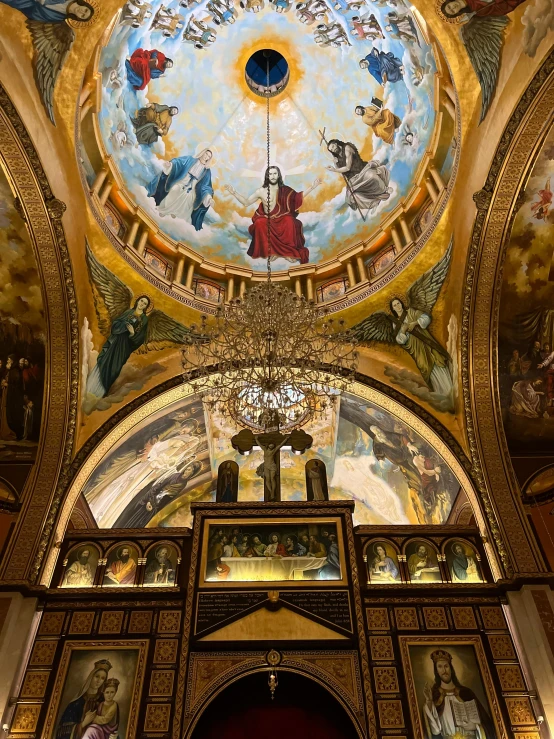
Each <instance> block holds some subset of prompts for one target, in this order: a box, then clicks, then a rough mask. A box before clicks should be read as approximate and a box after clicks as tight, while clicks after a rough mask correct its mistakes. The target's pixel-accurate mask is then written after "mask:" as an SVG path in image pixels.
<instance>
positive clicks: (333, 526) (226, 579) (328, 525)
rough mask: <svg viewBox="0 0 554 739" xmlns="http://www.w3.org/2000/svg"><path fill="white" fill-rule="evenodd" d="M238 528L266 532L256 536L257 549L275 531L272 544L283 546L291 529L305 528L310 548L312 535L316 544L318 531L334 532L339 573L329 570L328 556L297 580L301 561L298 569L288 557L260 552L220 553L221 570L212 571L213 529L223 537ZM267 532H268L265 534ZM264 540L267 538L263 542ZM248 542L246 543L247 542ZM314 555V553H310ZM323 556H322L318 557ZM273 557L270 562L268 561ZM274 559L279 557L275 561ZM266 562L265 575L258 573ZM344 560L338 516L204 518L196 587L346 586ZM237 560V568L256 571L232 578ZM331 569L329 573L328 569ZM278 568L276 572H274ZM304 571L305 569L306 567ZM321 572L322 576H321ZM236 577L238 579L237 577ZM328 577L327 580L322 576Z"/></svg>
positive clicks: (248, 532) (244, 534)
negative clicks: (232, 555) (233, 555)
mask: <svg viewBox="0 0 554 739" xmlns="http://www.w3.org/2000/svg"><path fill="white" fill-rule="evenodd" d="M237 529H239V530H240V531H241V534H242V535H243V536H246V535H248V536H249V537H250V536H254V534H256V533H258V532H266V533H265V535H264V534H262V535H261V536H260V539H261V541H260V543H259V546H260V552H261V547H262V545H265V547H266V548H267V546H269V545H270V543H271V542H270V541H269V537H271V535H272V534H273V533H274V532H275V533H277V534H278V536H279V541H278V542H276V544H282V545H283V546H284V545H285V544H286V539H289V538H290V534H291V533H292V532H303V531H305V532H306V533H307V538H308V540H309V541H310V542H311V544H312V546H313V547H316V541H315V540H312V539H311V537H315V539H317V540H318V541H317V543H319V544H321V543H323V542H321V541H319V539H321V538H322V536H321V534H323V533H325V532H327V533H328V534H329V536H330V538H332V535H333V534H334V535H335V537H336V542H335V543H336V547H337V549H338V560H339V563H340V574H337V572H336V569H337V568H335V572H334V573H333V572H332V569H331V568H330V567H329V565H330V564H331V561H332V559H333V558H329V557H328V556H327V557H326V559H325V564H324V565H323V566H321V567H317V566H316V565H317V564H318V563H312V564H313V565H314V567H313V569H312V570H310V571H309V572H310V574H309V575H308V576H307V577H306V579H304V577H302V579H300V577H299V574H300V573H302V575H303V574H304V572H303V568H304V563H301V562H299V563H298V564H299V568H297V569H295V568H294V566H293V565H292V564H290V562H291V560H292V559H293V557H292V556H289V555H287V556H282V557H280V556H279V555H278V554H277V555H276V556H275V555H274V556H268V555H266V556H264V555H263V553H261V554H259V555H255V556H254V557H251V558H250V557H249V556H248V555H246V556H240V557H238V556H237V557H236V558H234V557H233V558H228V557H225V556H223V557H222V561H221V562H220V566H221V565H222V570H223V572H220V574H219V575H218V574H216V573H215V572H212V571H211V570H213V566H211V564H210V563H211V560H212V558H213V557H214V554H212V553H211V551H213V547H211V543H210V542H211V540H210V537H212V541H213V537H214V532H219V531H222V532H224V536H225V535H226V533H227V532H230V533H232V532H233V530H237ZM268 532H271V533H268ZM281 537H282V539H283V542H281V541H280V539H281ZM266 539H267V541H265V540H266ZM249 543H250V542H249ZM314 557H315V555H314ZM308 558H309V552H308ZM322 559H323V557H322ZM247 560H250V562H247ZM272 560H273V564H272ZM276 560H279V562H277V561H276ZM264 561H265V562H266V564H267V575H266V574H264V573H262V574H261V575H260V568H261V567H262V562H264ZM347 561H348V559H347V557H346V551H345V544H344V537H343V532H342V518H341V517H340V516H321V517H313V516H312V517H310V518H306V517H302V516H298V517H294V518H292V517H291V518H283V517H275V518H270V517H267V518H259V519H258V518H257V519H255V520H253V519H252V518H238V517H237V518H215V517H213V518H212V517H206V518H205V519H204V521H203V525H202V546H201V559H200V574H199V583H198V586H199V587H200V588H216V589H217V588H235V587H236V588H242V589H244V586H245V583H248V584H249V585H250V586H256V585H259V586H262V587H264V586H267V585H268V584H271V585H272V587H273V586H275V587H285V586H286V587H287V588H289V587H293V588H294V587H302V588H306V587H317V588H321V587H332V588H336V587H340V586H346V585H348V575H347V568H346V562H347ZM239 562H240V570H241V571H242V570H247V569H248V570H250V569H254V567H255V568H256V569H257V570H258V574H256V575H255V576H254V575H252V576H250V575H249V576H247V577H242V576H241V575H240V574H239V575H238V576H237V579H235V577H234V575H233V571H234V569H237V567H238V565H237V567H235V565H236V564H237V563H239ZM325 567H326V568H327V570H328V571H326V572H325V573H324V572H323V570H324V568H325ZM271 570H274V571H275V574H274V575H273V576H272V575H271ZM329 570H331V574H330V572H329ZM277 571H278V572H277ZM306 571H307V570H306ZM283 573H285V574H287V575H288V578H289V579H287V578H283V577H282V576H280V575H281V574H283ZM323 575H325V577H323ZM239 578H240V579H239ZM325 578H328V579H325Z"/></svg>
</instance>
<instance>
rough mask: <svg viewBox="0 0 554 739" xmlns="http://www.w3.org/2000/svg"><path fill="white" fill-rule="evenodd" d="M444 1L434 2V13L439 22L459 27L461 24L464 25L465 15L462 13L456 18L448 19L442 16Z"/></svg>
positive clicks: (437, 0) (436, 0)
mask: <svg viewBox="0 0 554 739" xmlns="http://www.w3.org/2000/svg"><path fill="white" fill-rule="evenodd" d="M443 2H444V0H435V13H436V14H437V15H438V16H439V18H440V19H441V21H444V23H453V24H454V25H456V26H459V25H460V24H461V23H466V22H467V21H466V20H465V18H466V15H467V13H464V14H463V15H458V16H456V18H449V17H448V16H446V15H444V13H443V12H442V4H443Z"/></svg>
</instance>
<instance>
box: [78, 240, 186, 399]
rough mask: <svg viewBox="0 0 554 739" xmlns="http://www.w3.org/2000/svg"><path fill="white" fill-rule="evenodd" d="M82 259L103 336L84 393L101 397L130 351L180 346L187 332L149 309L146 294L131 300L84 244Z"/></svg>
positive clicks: (150, 305)
mask: <svg viewBox="0 0 554 739" xmlns="http://www.w3.org/2000/svg"><path fill="white" fill-rule="evenodd" d="M86 258H87V266H88V269H89V274H90V277H91V282H92V284H93V288H94V289H93V293H94V307H95V308H96V315H97V317H98V325H99V327H100V331H101V332H102V333H103V334H104V336H105V337H106V342H105V343H104V346H103V347H102V349H101V350H100V353H99V355H98V359H97V361H96V365H95V366H94V368H93V369H92V371H91V372H90V374H89V376H88V378H87V393H91V394H92V395H94V396H96V397H97V398H103V397H104V396H105V395H107V394H108V392H109V390H110V388H111V386H112V385H113V384H114V382H115V381H116V380H117V378H118V377H119V374H120V372H121V370H122V369H123V366H124V365H125V363H126V362H127V360H128V359H129V357H130V356H131V354H132V353H133V352H137V353H138V354H146V353H147V352H149V351H156V350H160V349H166V348H167V347H171V346H180V345H181V344H183V342H184V341H185V337H186V336H187V335H189V334H190V333H191V332H190V330H189V329H188V328H186V326H183V324H182V323H179V322H178V321H175V320H174V319H173V318H171V317H170V316H168V315H167V313H164V312H163V311H161V310H155V309H153V306H152V301H151V299H150V298H149V297H148V295H139V296H138V297H136V298H135V297H134V296H133V292H132V291H131V290H130V289H129V288H128V287H127V285H124V284H123V282H121V280H120V279H119V277H116V276H115V275H114V274H113V272H110V270H109V269H107V267H105V266H104V265H103V264H100V262H99V261H98V260H97V259H96V257H95V256H94V254H93V253H92V251H91V249H90V247H89V246H88V244H87V252H86Z"/></svg>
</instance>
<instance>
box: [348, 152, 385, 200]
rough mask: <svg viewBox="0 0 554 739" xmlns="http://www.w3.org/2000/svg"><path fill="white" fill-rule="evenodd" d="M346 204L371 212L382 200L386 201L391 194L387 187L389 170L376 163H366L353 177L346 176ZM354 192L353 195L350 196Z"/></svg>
mask: <svg viewBox="0 0 554 739" xmlns="http://www.w3.org/2000/svg"><path fill="white" fill-rule="evenodd" d="M346 176H347V177H348V184H349V187H347V188H346V202H347V203H348V205H349V206H350V207H351V208H356V209H357V208H361V210H372V209H373V208H376V207H377V206H378V205H379V203H380V202H381V201H383V200H388V199H389V198H390V194H391V192H392V190H391V188H390V187H389V179H390V173H389V170H388V169H387V168H386V167H385V166H383V165H382V164H381V162H378V161H372V162H368V163H367V164H366V165H365V167H364V168H363V169H362V171H361V172H358V174H355V175H354V176H353V177H350V176H349V175H348V172H347V173H346ZM352 191H354V195H353V194H352Z"/></svg>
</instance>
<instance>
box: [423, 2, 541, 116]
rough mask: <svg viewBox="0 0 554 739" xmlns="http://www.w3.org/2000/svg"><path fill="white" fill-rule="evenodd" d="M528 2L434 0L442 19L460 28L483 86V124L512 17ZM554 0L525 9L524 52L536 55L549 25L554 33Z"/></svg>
mask: <svg viewBox="0 0 554 739" xmlns="http://www.w3.org/2000/svg"><path fill="white" fill-rule="evenodd" d="M524 2H525V0H435V8H436V11H437V13H438V15H439V17H440V18H441V19H442V20H443V21H445V22H446V23H454V24H456V25H459V27H460V31H459V33H460V39H461V41H462V43H463V45H464V47H465V50H466V52H467V55H468V56H469V59H470V61H471V64H472V65H473V69H474V70H475V74H476V75H477V79H478V80H479V84H480V85H481V117H480V121H479V122H481V121H482V120H483V119H484V118H485V116H486V115H487V113H488V111H489V108H490V105H491V103H492V101H493V98H494V95H495V93H496V86H497V83H498V73H499V71H500V64H501V61H502V49H503V47H504V38H505V35H506V32H507V30H508V28H509V24H510V23H511V20H510V18H509V14H510V13H513V12H514V10H515V9H516V8H517V7H518V6H519V5H521V4H522V3H524ZM553 13H554V7H553V5H552V0H536V1H535V2H534V3H533V4H530V5H529V7H527V8H526V10H525V13H524V15H523V17H522V19H521V22H522V24H523V26H524V29H525V30H524V44H523V46H524V51H525V53H526V54H528V55H529V56H534V55H535V53H536V50H537V48H538V45H539V43H540V42H541V41H542V39H543V38H544V37H545V36H546V34H547V32H548V28H549V26H550V27H551V28H553V30H554V15H553Z"/></svg>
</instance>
